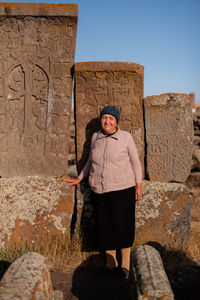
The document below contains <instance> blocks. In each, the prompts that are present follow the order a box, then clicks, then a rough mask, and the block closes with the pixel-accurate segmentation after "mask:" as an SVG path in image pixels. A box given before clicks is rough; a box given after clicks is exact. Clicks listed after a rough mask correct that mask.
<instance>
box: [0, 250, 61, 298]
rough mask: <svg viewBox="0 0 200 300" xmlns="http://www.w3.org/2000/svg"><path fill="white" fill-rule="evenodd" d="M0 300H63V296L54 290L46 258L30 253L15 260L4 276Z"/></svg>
mask: <svg viewBox="0 0 200 300" xmlns="http://www.w3.org/2000/svg"><path fill="white" fill-rule="evenodd" d="M0 299H2V300H3V299H4V300H14V299H21V300H31V299H34V300H41V299H42V300H63V294H62V292H61V291H54V290H53V287H52V282H51V277H50V272H49V266H48V262H47V260H46V258H45V257H44V256H42V255H40V254H38V253H34V252H28V253H26V254H23V255H22V256H21V257H19V258H18V259H17V260H15V261H14V262H13V263H12V264H11V266H10V267H9V269H8V270H7V272H6V273H5V274H4V276H3V278H2V280H1V282H0Z"/></svg>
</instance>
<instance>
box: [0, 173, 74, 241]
mask: <svg viewBox="0 0 200 300" xmlns="http://www.w3.org/2000/svg"><path fill="white" fill-rule="evenodd" d="M0 191H1V197H0V210H1V218H0V232H1V235H0V247H12V246H14V245H15V244H17V245H20V246H23V245H24V244H25V243H26V242H31V243H34V242H35V241H37V240H38V239H40V240H41V239H42V238H48V237H50V236H55V235H56V236H61V235H62V234H64V233H65V232H69V231H70V225H71V219H72V215H73V211H74V201H73V193H74V191H73V189H72V188H69V187H68V185H67V183H63V182H60V180H57V179H56V178H54V177H50V176H45V177H44V176H43V177H42V176H27V177H16V178H3V179H0Z"/></svg>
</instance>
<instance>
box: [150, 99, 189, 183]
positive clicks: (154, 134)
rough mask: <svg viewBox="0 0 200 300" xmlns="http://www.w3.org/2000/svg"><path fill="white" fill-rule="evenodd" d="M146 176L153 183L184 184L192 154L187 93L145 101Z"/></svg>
mask: <svg viewBox="0 0 200 300" xmlns="http://www.w3.org/2000/svg"><path fill="white" fill-rule="evenodd" d="M144 112H145V129H146V143H147V175H148V178H149V179H150V180H151V181H163V182H170V181H176V182H185V180H186V179H187V177H188V176H189V174H190V170H191V164H192V153H193V135H194V129H193V117H192V108H191V98H190V95H187V94H173V93H172V94H162V95H158V96H150V97H146V98H145V99H144Z"/></svg>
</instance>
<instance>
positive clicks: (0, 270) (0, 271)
mask: <svg viewBox="0 0 200 300" xmlns="http://www.w3.org/2000/svg"><path fill="white" fill-rule="evenodd" d="M10 265H11V263H10V262H9V261H7V260H1V261H0V280H1V278H2V277H3V275H4V274H5V272H6V271H7V269H8V268H9V266H10Z"/></svg>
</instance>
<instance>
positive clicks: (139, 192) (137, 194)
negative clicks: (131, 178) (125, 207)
mask: <svg viewBox="0 0 200 300" xmlns="http://www.w3.org/2000/svg"><path fill="white" fill-rule="evenodd" d="M141 198H142V183H136V190H135V201H139V200H140V199H141Z"/></svg>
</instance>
